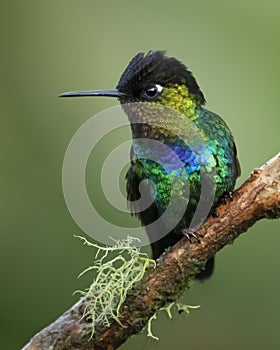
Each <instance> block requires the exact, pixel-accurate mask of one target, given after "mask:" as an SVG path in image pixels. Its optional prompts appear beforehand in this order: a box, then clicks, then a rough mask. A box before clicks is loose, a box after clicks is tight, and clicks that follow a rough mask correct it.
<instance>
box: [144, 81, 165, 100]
mask: <svg viewBox="0 0 280 350" xmlns="http://www.w3.org/2000/svg"><path fill="white" fill-rule="evenodd" d="M162 89H163V87H162V86H161V85H159V84H154V85H150V86H148V87H146V88H145V89H144V90H143V91H142V93H141V97H142V98H144V99H146V100H154V99H155V98H156V97H157V96H158V95H159V94H160V93H161V91H162Z"/></svg>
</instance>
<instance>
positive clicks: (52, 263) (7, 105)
mask: <svg viewBox="0 0 280 350" xmlns="http://www.w3.org/2000/svg"><path fill="white" fill-rule="evenodd" d="M279 11H280V3H279V1H276V0H267V1H265V2H262V1H253V0H247V1H243V0H242V1H241V0H235V1H222V0H212V1H206V0H203V1H202V0H197V1H189V0H187V1H179V0H173V1H168V2H167V1H147V0H142V1H137V2H136V1H127V0H120V1H105V2H101V1H90V0H84V1H73V0H67V1H66V0H60V1H55V0H48V1H35V0H25V1H19V0H18V1H16V0H14V1H13V0H11V1H1V4H0V17H1V18H0V26H1V30H0V35H1V55H0V62H1V64H0V71H1V79H0V86H1V94H0V99H1V104H0V110H1V129H0V132H1V137H0V142H1V148H0V153H1V173H0V176H1V210H0V213H1V221H0V222H1V224H0V225H1V233H0V234H1V241H0V242H1V243H0V276H1V280H0V281H1V282H0V283H1V299H0V300H1V301H0V343H1V344H0V347H1V349H6V350H9V349H19V348H21V347H22V346H23V345H24V344H25V343H26V342H27V341H28V340H29V339H30V337H31V336H32V335H34V334H35V333H36V332H38V331H39V330H40V329H42V328H43V327H44V326H46V325H47V324H49V323H50V322H52V321H53V320H54V319H56V318H57V317H58V316H59V315H60V314H61V313H63V312H64V311H65V310H66V309H68V308H69V307H70V306H71V305H72V304H73V303H74V302H75V301H76V300H77V299H78V296H77V295H74V296H73V295H72V293H73V292H74V291H75V290H77V289H81V288H86V286H87V285H88V283H89V281H90V280H91V278H92V276H90V275H87V276H85V277H84V278H82V279H79V280H78V279H77V276H78V274H79V273H80V272H81V271H82V270H83V269H84V268H86V267H87V266H88V265H90V264H91V263H92V260H93V255H94V254H93V253H94V252H93V251H92V249H90V248H87V247H84V246H82V244H81V242H80V241H79V240H77V239H75V238H74V237H73V235H74V234H82V232H81V231H80V229H79V227H78V226H76V224H75V223H74V221H73V219H72V218H71V216H70V214H69V212H68V210H67V207H66V205H65V202H64V197H63V192H62V183H61V171H62V164H63V158H64V154H65V151H66V149H67V145H68V143H69V141H70V140H71V138H72V136H73V134H74V133H75V131H76V130H77V129H78V128H79V127H80V126H81V125H82V124H83V123H84V122H85V121H86V120H87V119H88V118H89V117H91V116H92V115H94V114H95V113H97V112H99V111H101V110H103V109H105V108H107V107H110V106H113V105H115V104H116V103H117V102H116V101H114V100H109V99H103V98H96V99H75V100H66V99H65V100H62V99H58V98H57V95H58V94H59V93H61V92H63V91H68V90H75V89H79V90H82V89H103V88H114V87H115V85H116V83H117V81H118V78H119V76H120V74H121V73H122V71H123V69H124V68H125V66H126V64H127V63H128V61H129V60H130V59H131V57H132V56H133V55H134V54H135V53H137V52H138V51H147V50H149V49H165V50H167V53H168V55H171V56H175V57H177V58H179V59H180V60H182V61H183V62H185V63H186V64H187V66H188V67H189V68H190V69H191V70H192V71H193V73H194V75H195V77H196V78H197V80H198V82H199V84H200V86H201V88H202V90H203V92H204V94H205V96H206V99H207V101H208V104H207V107H208V108H209V109H210V110H213V111H215V112H217V113H218V114H220V115H222V116H223V118H224V119H225V120H226V122H227V123H228V125H229V126H230V128H231V129H232V131H233V134H234V135H235V139H236V143H237V146H238V153H239V158H240V162H241V166H242V177H241V179H239V184H241V183H242V181H243V180H245V178H246V177H247V176H248V175H249V173H250V171H251V170H252V169H253V168H254V167H257V166H260V165H262V164H263V163H264V162H265V161H267V160H268V159H269V158H271V157H272V156H273V155H274V154H275V153H276V152H277V151H279V102H278V101H279V78H280V76H279V73H280V69H279V53H280V41H279V34H280V33H279V29H280V23H279ZM115 136H116V137H117V135H115ZM119 136H120V137H123V136H122V135H119ZM114 142H115V141H114ZM104 147H105V146H104ZM104 149H105V148H102V147H99V151H100V158H99V155H98V153H97V156H96V159H97V161H98V160H99V159H102V152H103V151H104ZM92 169H93V168H92ZM91 172H92V173H94V171H93V170H91ZM93 178H94V176H93ZM87 181H88V185H89V186H88V187H89V188H96V187H98V184H96V183H95V181H94V179H90V176H88V179H87ZM120 181H123V182H124V180H120ZM100 201H101V203H102V198H100ZM101 209H102V208H101ZM105 209H106V208H105ZM107 209H108V208H107ZM107 214H108V213H107ZM105 215H106V213H105ZM116 220H117V219H116ZM128 220H131V219H128ZM96 229H98V227H97V228H96ZM279 229H280V224H279V221H278V222H277V221H273V222H272V221H266V220H263V221H262V222H259V223H258V224H257V225H255V226H254V227H253V228H251V229H250V230H249V231H248V232H247V233H246V234H243V235H242V237H240V238H239V239H238V240H237V241H236V242H235V243H234V245H233V246H228V247H226V248H225V249H223V250H222V251H221V252H220V253H219V254H218V255H217V265H216V271H215V274H214V276H213V278H212V279H211V280H209V281H207V282H205V283H203V284H201V283H196V284H195V285H194V286H193V288H192V289H191V290H189V291H188V292H186V294H185V296H184V301H185V302H186V303H188V304H191V305H197V304H200V305H202V307H201V308H200V309H199V310H194V311H193V312H192V313H191V315H190V316H189V317H185V316H184V315H180V316H179V315H174V319H173V320H169V319H168V318H167V316H166V314H165V313H163V312H162V313H161V314H160V315H159V318H158V320H157V321H155V322H154V333H155V334H156V335H157V336H159V338H160V340H159V342H155V341H153V340H151V339H148V338H147V337H146V331H145V330H144V331H143V333H142V334H141V335H139V336H136V337H133V338H132V339H130V340H129V341H128V342H127V343H126V344H125V345H123V346H122V349H123V350H125V349H131V348H133V349H146V350H148V349H149V350H150V349H163V350H165V349H170V348H171V347H175V346H176V347H177V346H180V348H182V347H183V348H188V349H193V350H196V349H197V350H199V349H215V350H218V349H221V350H222V349H228V350H231V349H232V350H235V349H240V350H241V349H254V350H258V349H263V348H266V349H267V350H268V349H278V348H279V313H280V300H279V295H280V279H279V245H280V236H279ZM147 251H148V250H147Z"/></svg>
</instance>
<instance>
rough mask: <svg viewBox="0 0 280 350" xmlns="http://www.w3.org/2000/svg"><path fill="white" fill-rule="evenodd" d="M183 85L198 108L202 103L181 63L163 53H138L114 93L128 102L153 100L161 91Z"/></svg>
mask: <svg viewBox="0 0 280 350" xmlns="http://www.w3.org/2000/svg"><path fill="white" fill-rule="evenodd" d="M176 84H177V85H185V86H186V87H187V88H188V90H189V93H190V94H191V95H193V96H194V98H195V99H196V100H197V102H199V103H200V104H204V103H205V98H204V96H203V93H202V92H201V90H200V88H199V86H198V84H197V82H196V80H195V78H194V77H193V75H192V73H191V72H190V71H189V70H188V69H187V68H186V67H185V65H184V64H183V63H181V62H180V61H178V60H177V59H176V58H173V57H166V56H165V55H164V51H149V52H148V53H147V54H146V55H145V54H144V53H143V52H139V53H138V54H137V55H136V56H134V57H133V59H132V60H131V61H130V63H129V64H128V66H127V68H126V69H125V71H124V72H123V74H122V76H121V78H120V80H119V82H118V85H117V87H116V88H117V90H118V91H119V92H121V93H123V94H125V95H126V96H128V97H129V100H134V99H135V100H154V99H156V98H157V95H159V94H160V92H161V90H162V88H165V87H172V86H174V85H176Z"/></svg>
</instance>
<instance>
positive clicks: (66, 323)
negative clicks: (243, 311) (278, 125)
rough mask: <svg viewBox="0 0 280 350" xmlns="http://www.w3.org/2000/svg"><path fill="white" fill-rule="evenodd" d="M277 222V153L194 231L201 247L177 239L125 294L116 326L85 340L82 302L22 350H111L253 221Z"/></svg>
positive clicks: (279, 204) (87, 330)
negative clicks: (274, 220) (268, 220)
mask: <svg viewBox="0 0 280 350" xmlns="http://www.w3.org/2000/svg"><path fill="white" fill-rule="evenodd" d="M279 217H280V153H279V154H278V155H276V156H275V157H274V158H273V159H271V160H270V161H269V162H267V163H266V164H265V165H264V166H262V167H261V168H260V169H255V170H254V171H253V172H252V174H251V176H250V177H249V178H248V180H247V181H246V182H245V183H244V184H243V185H242V186H241V187H240V188H239V189H237V190H236V191H235V192H234V193H233V195H232V198H229V199H228V200H227V201H226V203H223V204H221V205H220V206H219V207H218V209H217V216H216V217H210V218H209V219H208V220H207V221H206V222H205V223H204V224H203V226H202V227H201V229H200V230H199V231H198V233H199V234H201V235H202V236H203V238H202V240H201V243H200V244H190V243H189V241H188V240H187V239H186V238H182V239H181V241H180V242H178V243H177V244H176V245H175V246H174V247H173V248H172V249H170V251H169V252H168V253H166V254H164V255H163V257H162V258H161V260H160V262H159V263H158V265H157V267H156V269H155V270H153V271H149V273H147V274H146V276H145V278H144V279H143V281H142V282H141V283H140V284H138V285H136V286H135V287H134V288H133V289H132V290H131V291H130V293H129V295H128V297H127V299H126V301H125V303H124V305H123V309H122V315H121V317H120V321H121V323H122V325H120V324H119V323H117V322H112V324H111V326H110V327H109V328H106V329H104V327H102V325H99V326H97V328H96V332H95V334H94V337H93V338H92V339H91V340H89V337H90V335H89V334H90V331H91V328H90V327H91V326H90V323H87V322H86V320H85V319H82V318H81V317H82V314H83V310H84V300H83V299H81V300H80V301H79V302H78V303H76V304H75V305H74V306H73V307H72V308H71V309H70V310H68V311H66V312H65V313H64V314H63V315H62V316H61V317H59V318H58V319H57V320H56V321H55V322H53V323H52V324H51V325H49V326H48V327H46V328H45V329H43V330H42V331H41V332H39V333H38V334H36V335H35V336H34V337H33V338H32V339H31V341H30V342H29V343H28V344H27V345H26V346H25V347H24V348H23V349H24V350H39V349H40V350H43V349H46V350H47V349H65V350H66V349H67V350H68V349H69V350H70V349H71V350H74V349H84V350H104V349H107V350H113V349H116V348H118V347H119V346H120V345H121V344H123V343H124V342H125V341H126V340H127V339H128V337H130V336H131V335H133V334H137V333H138V332H140V331H141V330H142V328H143V327H144V326H145V325H146V324H147V322H148V320H149V318H150V317H151V316H152V315H153V314H154V313H155V312H156V311H157V310H158V309H159V308H160V307H163V306H164V305H166V304H167V303H170V302H172V301H175V300H176V299H177V298H178V296H180V295H181V293H182V292H183V291H184V289H185V288H186V286H187V285H188V282H189V281H190V280H192V279H193V278H194V276H195V275H196V274H197V273H198V272H199V271H201V270H202V269H203V268H204V266H205V263H206V261H207V260H208V259H209V258H211V257H212V256H214V255H215V253H217V252H218V251H219V250H220V249H222V248H223V247H224V246H225V245H226V244H229V243H232V242H233V241H234V240H235V239H236V238H237V237H238V236H239V235H240V234H241V233H242V232H246V231H247V230H248V228H249V227H251V226H252V225H253V224H254V223H255V222H256V221H258V220H260V219H262V218H267V219H277V218H279Z"/></svg>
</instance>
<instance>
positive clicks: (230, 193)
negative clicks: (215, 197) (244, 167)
mask: <svg viewBox="0 0 280 350" xmlns="http://www.w3.org/2000/svg"><path fill="white" fill-rule="evenodd" d="M232 195H233V192H231V191H230V192H226V193H225V195H224V197H223V199H222V200H223V204H226V202H227V200H228V199H229V200H232Z"/></svg>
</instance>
